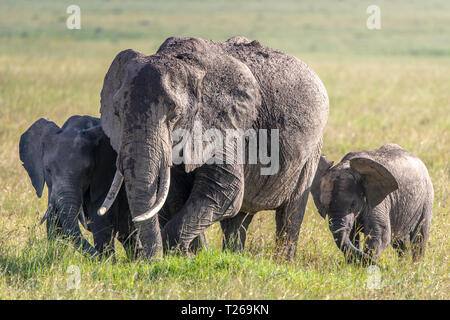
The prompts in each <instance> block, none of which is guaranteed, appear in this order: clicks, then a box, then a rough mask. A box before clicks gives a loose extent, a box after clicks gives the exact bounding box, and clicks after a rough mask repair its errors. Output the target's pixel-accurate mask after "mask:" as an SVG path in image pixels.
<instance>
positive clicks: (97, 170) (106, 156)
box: [85, 126, 117, 202]
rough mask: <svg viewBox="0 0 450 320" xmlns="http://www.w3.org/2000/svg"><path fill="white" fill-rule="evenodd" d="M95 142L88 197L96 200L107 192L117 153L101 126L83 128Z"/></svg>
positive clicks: (114, 170) (113, 172)
mask: <svg viewBox="0 0 450 320" xmlns="http://www.w3.org/2000/svg"><path fill="white" fill-rule="evenodd" d="M85 134H86V135H88V136H89V137H90V139H91V141H92V143H94V144H95V146H96V147H95V166H94V171H93V173H92V179H91V183H90V187H89V192H90V199H91V201H92V202H96V201H97V200H99V199H101V200H102V201H103V199H104V197H105V196H106V194H107V193H108V190H109V187H110V186H111V182H112V180H113V178H114V174H115V172H116V165H115V163H116V158H117V153H116V152H115V151H114V149H113V148H112V147H111V144H110V140H109V138H108V137H107V136H106V135H105V133H104V132H103V130H102V128H101V126H96V127H93V128H91V129H88V130H85Z"/></svg>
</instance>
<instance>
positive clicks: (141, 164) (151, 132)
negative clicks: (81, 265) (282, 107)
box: [99, 38, 260, 257]
mask: <svg viewBox="0 0 450 320" xmlns="http://www.w3.org/2000/svg"><path fill="white" fill-rule="evenodd" d="M259 103H260V95H259V90H258V86H257V82H256V79H255V78H254V76H253V75H252V73H251V72H250V70H249V69H248V67H247V66H246V65H245V64H243V63H242V62H240V61H238V60H237V59H235V58H233V57H231V56H229V55H227V54H225V53H224V52H223V51H222V50H221V49H220V47H219V46H217V45H216V44H215V43H214V42H212V41H207V40H204V39H198V38H169V39H167V40H166V41H165V42H164V43H163V44H162V46H161V47H160V48H159V50H158V51H157V53H156V54H154V55H150V56H145V55H143V54H141V53H139V52H136V51H134V50H126V51H123V52H120V53H119V54H118V55H117V56H116V57H115V59H114V61H113V62H112V64H111V66H110V68H109V70H108V72H107V74H106V76H105V80H104V84H103V89H102V92H101V111H100V112H101V122H102V127H103V129H104V130H105V133H106V134H107V135H108V136H109V137H110V139H111V145H112V146H113V148H114V149H115V150H116V151H117V152H118V160H117V168H118V172H117V173H116V179H115V180H114V183H113V186H112V187H111V190H110V193H109V195H108V197H107V199H113V198H114V195H115V193H116V192H117V191H118V189H119V187H120V184H121V181H122V180H124V181H125V183H126V191H127V196H128V201H129V205H130V209H131V213H132V216H133V221H135V223H136V227H137V229H138V231H139V235H140V236H139V237H140V239H141V241H142V244H143V246H144V252H145V255H146V256H147V257H152V256H155V255H156V254H157V253H158V252H160V251H161V248H162V243H161V233H160V229H159V226H158V219H157V217H155V215H156V214H157V212H158V211H159V210H160V209H161V207H162V206H163V204H164V202H165V199H166V197H167V194H168V189H169V181H170V170H169V167H170V166H171V164H172V147H173V144H174V141H172V133H173V132H174V131H175V130H177V129H185V130H187V131H188V132H190V131H191V130H192V129H193V127H194V123H196V122H199V123H201V125H202V127H203V129H205V130H207V129H210V128H216V129H218V130H220V131H222V132H224V131H225V130H226V129H237V128H241V129H244V130H245V129H248V128H250V127H251V123H252V120H253V119H254V118H255V117H256V108H255V105H257V104H259ZM184 138H186V137H183V139H184ZM187 140H188V139H187ZM188 149H189V148H188ZM188 149H184V150H185V151H186V150H188ZM184 156H185V159H186V154H184ZM197 160H198V161H185V162H184V167H185V170H186V172H190V171H192V170H194V169H195V168H197V167H199V166H201V165H203V164H204V163H205V162H206V160H207V159H202V158H200V159H197ZM122 176H123V178H122ZM109 203H110V201H109V202H108V201H107V202H106V203H105V205H104V206H103V207H102V208H101V209H100V210H99V214H101V213H103V212H105V211H106V210H107V208H108V205H109Z"/></svg>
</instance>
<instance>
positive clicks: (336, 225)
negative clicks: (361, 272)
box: [329, 214, 370, 263]
mask: <svg viewBox="0 0 450 320" xmlns="http://www.w3.org/2000/svg"><path fill="white" fill-rule="evenodd" d="M353 223H354V215H353V214H347V215H345V216H339V217H332V218H330V220H329V224H330V225H329V226H330V231H331V232H332V233H333V238H334V241H335V243H336V245H337V246H338V248H339V249H340V250H341V251H342V252H343V253H344V255H345V256H346V257H347V259H348V260H350V261H356V259H357V260H359V261H360V262H363V263H366V262H368V261H369V260H370V258H369V257H368V256H367V254H365V253H364V252H363V251H361V250H360V249H358V248H356V247H355V246H354V245H353V243H352V242H351V241H350V237H349V233H350V230H351V229H352V227H353Z"/></svg>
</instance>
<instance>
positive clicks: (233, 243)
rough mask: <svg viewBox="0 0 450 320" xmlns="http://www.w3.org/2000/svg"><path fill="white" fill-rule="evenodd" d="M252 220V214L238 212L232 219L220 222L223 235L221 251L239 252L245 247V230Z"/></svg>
mask: <svg viewBox="0 0 450 320" xmlns="http://www.w3.org/2000/svg"><path fill="white" fill-rule="evenodd" d="M252 219H253V214H249V213H246V212H242V211H240V212H239V213H238V214H237V215H236V216H234V217H233V218H227V219H224V220H222V221H220V225H221V227H222V231H223V234H224V239H223V250H226V249H229V250H232V251H241V250H244V247H245V239H246V238H247V229H248V226H249V225H250V222H251V221H252Z"/></svg>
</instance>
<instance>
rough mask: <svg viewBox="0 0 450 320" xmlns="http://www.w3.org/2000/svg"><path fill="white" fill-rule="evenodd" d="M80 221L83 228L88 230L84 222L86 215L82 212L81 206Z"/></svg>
mask: <svg viewBox="0 0 450 320" xmlns="http://www.w3.org/2000/svg"><path fill="white" fill-rule="evenodd" d="M80 221H81V225H82V226H83V228H85V229H86V230H88V226H87V223H86V215H85V214H84V210H83V206H81V207H80Z"/></svg>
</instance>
